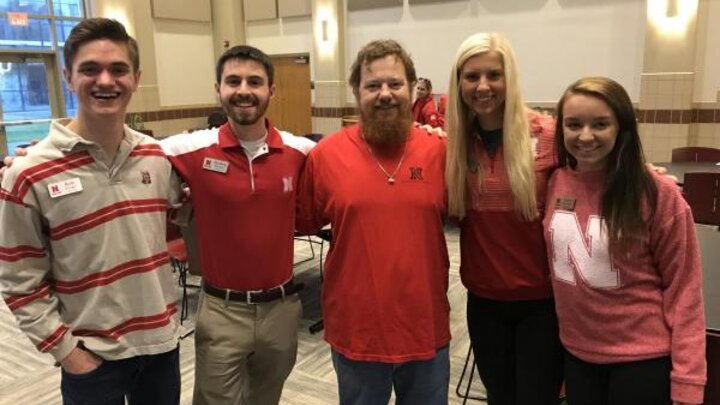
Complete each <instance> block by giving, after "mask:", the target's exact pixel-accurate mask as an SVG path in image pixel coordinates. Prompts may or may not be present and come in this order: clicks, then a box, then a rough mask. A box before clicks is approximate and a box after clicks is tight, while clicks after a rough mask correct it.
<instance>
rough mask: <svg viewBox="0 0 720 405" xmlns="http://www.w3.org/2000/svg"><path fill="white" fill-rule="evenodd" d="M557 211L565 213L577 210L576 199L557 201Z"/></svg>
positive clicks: (562, 198) (565, 198) (564, 198)
mask: <svg viewBox="0 0 720 405" xmlns="http://www.w3.org/2000/svg"><path fill="white" fill-rule="evenodd" d="M555 209H559V210H563V211H574V210H575V199H574V198H570V197H560V198H558V199H557V200H555Z"/></svg>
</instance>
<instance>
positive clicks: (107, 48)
mask: <svg viewBox="0 0 720 405" xmlns="http://www.w3.org/2000/svg"><path fill="white" fill-rule="evenodd" d="M63 73H64V75H65V80H66V81H67V84H68V88H69V89H70V91H72V92H73V93H75V94H76V95H77V98H78V118H80V119H88V118H92V119H97V118H106V119H116V120H121V121H122V120H124V118H125V110H126V109H127V105H128V103H129V102H130V99H131V97H132V93H133V92H135V90H137V86H138V82H139V80H140V72H139V71H135V70H134V69H133V66H132V62H131V60H130V57H129V55H128V49H127V46H126V45H124V44H121V43H118V42H113V41H111V40H108V39H99V40H95V41H90V42H88V43H86V44H84V45H82V46H81V47H80V49H79V50H78V52H77V54H76V55H75V59H74V60H73V65H72V67H71V70H70V71H68V70H67V69H65V70H64V71H63Z"/></svg>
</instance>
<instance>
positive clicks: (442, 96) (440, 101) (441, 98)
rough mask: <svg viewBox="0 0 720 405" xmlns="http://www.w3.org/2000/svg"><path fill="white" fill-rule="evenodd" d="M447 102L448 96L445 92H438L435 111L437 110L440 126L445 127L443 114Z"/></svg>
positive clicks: (445, 112)
mask: <svg viewBox="0 0 720 405" xmlns="http://www.w3.org/2000/svg"><path fill="white" fill-rule="evenodd" d="M447 102H448V97H447V94H446V93H442V94H440V96H439V98H438V105H437V112H438V120H439V121H440V124H441V125H442V127H443V128H444V127H445V114H447Z"/></svg>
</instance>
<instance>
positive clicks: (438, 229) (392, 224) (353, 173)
mask: <svg viewBox="0 0 720 405" xmlns="http://www.w3.org/2000/svg"><path fill="white" fill-rule="evenodd" d="M399 160H400V156H397V157H394V158H391V159H381V160H380V161H381V162H382V163H383V165H384V167H385V168H386V170H387V171H388V172H389V173H390V174H392V172H393V171H394V169H395V167H396V165H397V164H398V162H399ZM444 168H445V142H444V140H442V139H438V138H437V137H435V136H430V135H428V134H427V133H426V132H425V131H423V130H421V129H417V128H413V129H412V131H411V133H410V136H409V138H408V141H407V146H406V150H405V157H404V160H403V161H402V165H400V167H399V168H398V171H397V175H396V181H395V183H394V184H389V183H388V180H387V177H386V175H385V174H384V173H383V172H382V171H381V169H380V168H379V167H378V164H377V162H376V161H375V160H374V158H373V156H372V155H371V154H370V152H369V151H368V148H367V144H366V143H365V142H364V141H363V140H362V138H361V137H360V127H359V126H357V125H356V126H353V127H350V128H345V129H343V130H341V131H340V132H338V133H335V134H332V135H330V136H329V137H326V138H324V139H323V141H322V142H320V143H319V144H318V146H317V147H316V148H315V149H314V150H313V151H312V152H311V153H310V155H309V156H308V160H307V163H306V165H305V169H304V171H303V176H302V178H301V181H300V190H299V197H298V198H299V214H298V218H297V223H298V229H299V230H301V231H303V232H307V233H313V232H315V231H317V230H318V229H319V228H320V227H322V226H324V225H326V224H328V223H330V224H332V234H333V240H332V244H331V247H330V251H329V252H328V256H327V261H326V266H325V274H324V275H325V277H324V279H323V296H322V307H323V319H324V322H325V339H326V340H327V341H328V342H329V343H330V345H332V347H333V349H335V350H337V351H338V352H340V353H342V354H343V355H344V356H346V357H348V358H351V359H353V360H360V361H382V362H390V363H398V362H405V361H410V360H423V359H430V358H432V357H434V356H435V352H436V350H437V349H438V348H440V347H443V346H445V345H447V344H448V342H449V341H450V329H449V318H448V316H449V311H450V306H449V304H448V300H447V295H446V294H447V287H448V267H449V261H448V255H447V247H446V244H445V235H444V232H443V216H444V214H445V211H446V199H445V179H444Z"/></svg>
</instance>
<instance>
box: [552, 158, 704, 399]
mask: <svg viewBox="0 0 720 405" xmlns="http://www.w3.org/2000/svg"><path fill="white" fill-rule="evenodd" d="M653 176H654V180H655V184H656V185H657V188H658V204H657V211H656V214H655V216H654V217H653V218H652V220H651V221H650V222H649V223H648V228H647V232H648V233H647V238H645V239H644V240H643V241H642V243H641V245H640V246H636V247H635V248H633V249H632V250H631V251H630V252H628V253H627V254H623V255H622V257H618V256H620V255H615V256H611V255H610V253H609V251H608V246H607V235H606V234H605V233H604V221H602V220H601V218H600V197H601V195H602V191H603V188H604V185H605V175H604V174H603V173H600V172H590V173H579V172H575V171H573V170H571V169H569V168H562V169H558V170H557V171H555V173H554V174H553V176H552V178H551V180H550V184H549V186H548V198H547V209H546V215H545V219H544V221H543V225H544V229H545V240H546V243H547V248H548V258H549V261H550V267H551V273H552V282H553V290H554V293H555V300H556V307H557V313H558V318H559V322H560V338H561V340H562V342H563V344H564V345H565V348H566V349H567V350H568V351H570V352H571V353H572V354H573V355H575V356H577V357H578V358H580V359H582V360H584V361H587V362H590V363H598V364H603V363H620V362H628V361H637V360H645V359H651V358H657V357H662V356H668V355H669V356H671V358H672V372H671V375H670V379H671V387H672V388H671V391H672V394H671V395H672V399H673V401H679V402H688V403H693V404H698V403H701V402H702V400H703V389H704V385H705V381H706V364H705V317H704V313H703V299H702V280H701V268H700V251H699V247H698V241H697V236H696V234H695V224H694V221H693V217H692V213H691V211H690V207H689V206H688V205H687V203H686V202H685V200H684V199H683V197H682V195H681V194H680V190H679V189H678V187H677V186H676V185H675V184H674V183H673V182H672V181H671V180H669V179H667V178H661V177H660V176H657V175H653ZM601 230H602V231H601Z"/></svg>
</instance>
